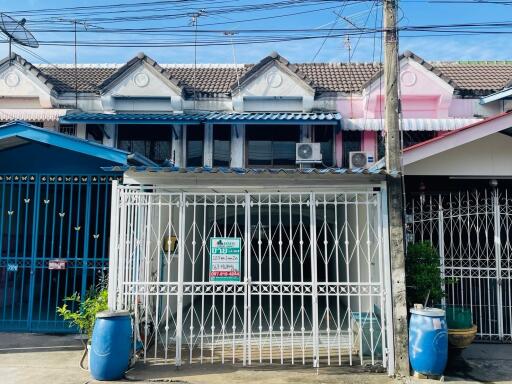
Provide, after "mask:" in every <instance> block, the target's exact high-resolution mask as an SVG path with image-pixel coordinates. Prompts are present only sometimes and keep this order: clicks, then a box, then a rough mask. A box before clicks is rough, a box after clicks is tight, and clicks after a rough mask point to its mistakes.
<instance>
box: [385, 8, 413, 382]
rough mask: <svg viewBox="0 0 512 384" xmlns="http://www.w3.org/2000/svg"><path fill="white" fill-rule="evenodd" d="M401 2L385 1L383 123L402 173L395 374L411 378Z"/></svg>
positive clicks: (394, 214) (397, 194)
mask: <svg viewBox="0 0 512 384" xmlns="http://www.w3.org/2000/svg"><path fill="white" fill-rule="evenodd" d="M397 1H398V0H383V22H384V72H383V73H384V88H385V107H384V120H385V129H386V140H385V142H386V168H387V170H388V171H400V176H399V177H388V183H387V185H388V206H389V244H390V256H391V287H392V296H393V306H392V307H393V328H394V335H395V337H394V340H392V342H393V343H394V351H395V372H396V373H397V374H399V375H401V376H409V354H408V339H409V338H408V330H407V302H406V296H405V247H404V211H403V210H404V202H403V194H402V187H403V186H402V177H401V173H402V172H401V171H402V166H401V165H402V162H401V155H402V151H401V139H400V126H399V114H400V101H399V99H398V33H397V28H396V10H397Z"/></svg>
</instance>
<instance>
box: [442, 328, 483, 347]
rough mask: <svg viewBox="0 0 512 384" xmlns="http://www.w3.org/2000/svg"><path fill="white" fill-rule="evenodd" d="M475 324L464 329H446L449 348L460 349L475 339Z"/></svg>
mask: <svg viewBox="0 0 512 384" xmlns="http://www.w3.org/2000/svg"><path fill="white" fill-rule="evenodd" d="M476 332H477V327H476V325H473V326H472V327H471V328H464V329H448V344H449V346H450V348H452V349H457V350H462V349H464V348H467V347H468V346H469V345H470V344H471V343H472V342H473V340H475V337H476Z"/></svg>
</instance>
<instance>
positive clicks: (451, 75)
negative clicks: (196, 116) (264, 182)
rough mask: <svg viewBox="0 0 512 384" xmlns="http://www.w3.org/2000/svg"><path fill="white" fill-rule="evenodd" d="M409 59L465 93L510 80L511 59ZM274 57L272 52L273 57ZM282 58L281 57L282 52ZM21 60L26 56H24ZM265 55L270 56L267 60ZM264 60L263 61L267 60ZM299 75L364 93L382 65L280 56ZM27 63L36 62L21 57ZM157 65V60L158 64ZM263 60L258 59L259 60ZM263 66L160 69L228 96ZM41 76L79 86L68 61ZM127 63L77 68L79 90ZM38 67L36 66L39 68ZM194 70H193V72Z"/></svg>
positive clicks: (327, 88)
mask: <svg viewBox="0 0 512 384" xmlns="http://www.w3.org/2000/svg"><path fill="white" fill-rule="evenodd" d="M402 56H403V57H410V58H412V59H413V60H415V61H417V62H419V63H420V64H421V65H422V66H424V67H425V68H426V69H428V70H430V71H432V72H433V73H435V74H436V75H438V76H439V77H440V78H442V79H443V80H445V81H447V82H449V83H450V84H451V85H452V86H453V87H454V88H455V89H456V90H457V91H459V92H461V93H469V94H471V93H475V94H478V95H483V94H489V93H492V92H495V91H497V90H500V89H502V88H503V87H504V86H506V85H507V84H508V83H509V82H510V81H512V62H492V61H491V62H481V61H479V62H431V63H429V62H426V61H425V60H423V59H422V58H420V57H418V56H417V55H415V54H413V53H412V52H406V53H404V54H403V55H402ZM269 57H270V56H269ZM279 57H280V56H279ZM20 59H22V58H20ZM266 59H267V58H266ZM264 60H265V59H264ZM282 60H284V61H285V62H286V63H285V64H284V65H286V66H287V67H289V68H290V70H292V71H293V72H294V73H296V74H297V75H298V76H300V77H302V78H303V79H305V81H306V82H307V83H308V84H310V85H311V86H312V87H313V88H314V89H315V91H316V92H317V93H325V92H333V93H349V92H361V90H362V89H363V87H364V86H365V85H366V84H367V83H368V82H369V81H371V80H372V79H375V78H376V76H378V75H379V72H380V69H381V65H380V64H379V63H352V64H347V63H299V64H290V63H288V62H287V61H286V59H284V58H283V59H282ZM23 62H24V63H25V64H24V65H25V66H26V65H28V66H33V65H32V64H30V63H28V62H26V61H25V60H24V61H23ZM155 64H156V63H155ZM259 64H260V63H259ZM259 64H245V65H237V66H234V65H198V66H197V68H196V69H195V70H194V66H192V65H179V64H174V65H166V64H160V65H159V68H162V69H164V70H165V71H166V72H167V77H168V78H169V79H173V80H176V81H177V82H178V83H179V84H183V86H184V88H185V89H186V90H187V91H188V92H193V87H194V85H195V88H196V91H197V92H198V93H199V94H208V95H212V94H230V92H231V90H232V88H233V87H234V88H236V85H237V82H238V81H239V80H243V78H244V75H246V74H247V73H248V72H249V71H250V70H251V69H252V68H254V67H255V66H258V65H259ZM35 67H38V68H39V69H38V72H39V76H40V77H41V79H43V80H44V81H46V82H47V83H48V85H50V86H53V87H54V89H55V90H56V91H58V92H73V91H74V89H75V69H74V68H73V67H72V66H69V65H64V66H60V65H54V66H51V65H41V66H35ZM120 68H123V66H112V65H111V66H107V65H100V64H98V65H94V64H90V65H87V66H84V65H82V66H79V67H78V69H77V72H78V78H79V80H78V90H79V91H81V92H95V93H98V92H100V85H101V84H103V83H104V82H105V81H107V79H109V78H112V76H114V77H115V73H116V71H118V70H120ZM35 69H36V68H34V70H35ZM194 72H195V74H194Z"/></svg>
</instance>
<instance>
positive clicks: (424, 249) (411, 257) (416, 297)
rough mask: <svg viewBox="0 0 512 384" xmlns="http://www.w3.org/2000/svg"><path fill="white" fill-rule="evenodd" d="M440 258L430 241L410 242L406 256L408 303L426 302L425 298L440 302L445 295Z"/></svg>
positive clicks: (432, 301)
mask: <svg viewBox="0 0 512 384" xmlns="http://www.w3.org/2000/svg"><path fill="white" fill-rule="evenodd" d="M440 262H441V261H440V258H439V254H438V253H437V251H436V249H435V248H434V247H433V246H432V244H431V243H430V242H428V241H423V242H419V243H414V244H409V245H408V246H407V255H406V258H405V280H406V286H407V292H406V293H407V303H408V304H409V306H410V307H411V306H412V305H413V304H416V303H420V304H424V302H425V300H427V298H428V301H429V302H431V303H433V304H434V305H435V304H439V303H440V302H441V300H442V298H443V297H444V292H443V285H444V283H445V281H444V279H443V278H442V277H441V271H440Z"/></svg>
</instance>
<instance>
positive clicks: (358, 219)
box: [109, 186, 386, 367]
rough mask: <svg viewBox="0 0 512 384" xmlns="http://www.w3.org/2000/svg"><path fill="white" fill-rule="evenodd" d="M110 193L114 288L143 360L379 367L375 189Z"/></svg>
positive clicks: (381, 325)
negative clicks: (113, 203)
mask: <svg viewBox="0 0 512 384" xmlns="http://www.w3.org/2000/svg"><path fill="white" fill-rule="evenodd" d="M116 191H117V192H116ZM116 191H115V193H117V194H118V196H117V197H116V199H115V201H116V205H117V207H115V209H114V210H113V216H112V217H113V228H115V227H116V226H117V229H115V237H114V239H113V244H119V246H118V247H114V248H115V252H114V253H113V257H112V260H111V263H112V264H111V268H112V270H113V271H116V272H114V273H112V274H111V275H110V283H111V285H110V289H111V291H110V293H109V295H110V296H111V297H112V298H115V300H113V301H115V306H116V307H117V308H124V309H131V310H133V311H134V313H135V319H136V324H137V326H136V327H135V332H136V336H137V337H138V338H140V339H141V340H142V342H143V344H144V354H145V355H144V356H145V358H164V359H166V360H170V361H173V362H174V363H175V364H176V365H181V364H187V363H231V364H236V363H240V364H245V365H251V364H280V365H284V364H308V365H311V366H315V367H316V366H319V365H320V364H322V365H342V364H347V365H348V364H366V363H371V364H375V363H377V362H379V361H380V362H383V363H384V364H386V358H385V353H384V352H385V346H386V343H385V337H384V336H385V332H384V330H385V329H386V325H385V324H386V323H385V321H384V317H385V316H384V314H385V310H384V308H385V296H384V289H383V281H384V280H383V276H384V273H383V265H384V263H383V260H382V258H383V252H382V248H383V245H382V241H383V235H382V220H381V217H380V198H381V196H380V193H379V192H374V191H372V192H368V191H363V192H340V193H321V192H315V193H284V192H283V193H278V192H272V193H173V192H166V191H165V189H164V188H155V187H149V188H145V187H124V186H121V187H119V188H118V189H116ZM219 242H223V244H224V245H223V246H222V247H220V246H219ZM226 244H231V245H229V247H231V248H230V249H229V250H228V249H227V248H228V246H226ZM233 244H234V245H233ZM219 250H223V251H225V252H221V256H222V257H221V256H219V253H218V251H219Z"/></svg>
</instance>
